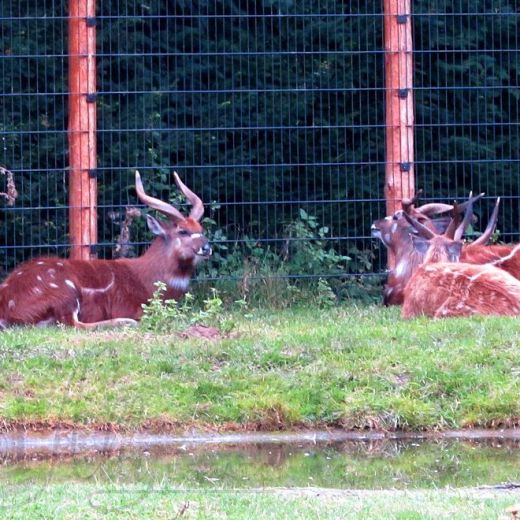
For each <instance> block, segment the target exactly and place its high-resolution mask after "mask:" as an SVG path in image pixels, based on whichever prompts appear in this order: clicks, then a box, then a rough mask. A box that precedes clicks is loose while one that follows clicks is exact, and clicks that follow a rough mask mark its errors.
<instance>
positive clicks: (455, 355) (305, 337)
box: [0, 306, 520, 430]
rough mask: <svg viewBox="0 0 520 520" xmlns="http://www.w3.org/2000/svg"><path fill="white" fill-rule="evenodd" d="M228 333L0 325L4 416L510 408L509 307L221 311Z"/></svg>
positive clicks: (87, 419)
mask: <svg viewBox="0 0 520 520" xmlns="http://www.w3.org/2000/svg"><path fill="white" fill-rule="evenodd" d="M228 318H229V320H228V322H229V321H233V322H234V323H235V325H236V326H235V330H234V332H233V334H232V337H229V338H226V339H222V340H219V341H215V342H209V341H204V340H195V339H190V340H184V339H180V338H179V337H178V336H177V335H175V334H171V335H168V334H153V333H150V332H145V331H143V330H140V329H137V330H120V331H100V332H79V331H74V330H70V329H67V330H65V329H34V328H26V329H23V328H22V329H17V330H15V329H12V330H9V331H6V332H3V333H2V334H1V335H0V417H1V418H2V420H3V422H4V425H5V426H7V427H10V426H14V425H17V424H18V425H20V424H23V423H25V424H27V423H32V424H37V423H42V422H43V423H45V424H48V425H52V424H54V423H55V422H67V423H73V424H75V425H82V426H86V427H98V426H100V425H105V427H106V426H107V425H111V426H114V425H115V426H117V427H121V428H128V429H132V428H138V427H140V426H142V425H144V424H148V425H150V426H154V425H155V426H157V427H161V426H165V425H171V426H172V427H174V428H176V429H178V430H182V429H184V428H187V427H191V426H198V427H201V428H222V429H224V428H231V427H233V428H237V427H238V428H243V429H247V428H249V429H289V428H294V427H315V426H323V425H330V426H340V427H345V428H388V429H408V430H420V429H432V428H437V429H447V428H459V427H468V426H476V425H480V426H498V425H509V424H515V423H517V422H518V418H519V417H520V400H519V399H518V395H520V349H519V340H520V328H519V327H518V321H517V320H516V319H515V318H473V319H450V320H437V321H435V320H427V319H420V320H414V321H406V322H405V321H402V320H401V319H400V317H399V309H395V308H394V309H383V308H380V307H377V306H366V307H355V306H343V307H338V308H333V309H327V310H319V309H312V308H310V307H309V308H306V309H301V308H299V309H294V308H293V309H286V310H273V311H268V310H264V311H254V312H253V314H252V315H244V313H243V312H235V313H229V316H228Z"/></svg>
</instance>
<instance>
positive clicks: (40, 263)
mask: <svg viewBox="0 0 520 520" xmlns="http://www.w3.org/2000/svg"><path fill="white" fill-rule="evenodd" d="M36 265H45V262H36Z"/></svg>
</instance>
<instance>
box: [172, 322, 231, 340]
mask: <svg viewBox="0 0 520 520" xmlns="http://www.w3.org/2000/svg"><path fill="white" fill-rule="evenodd" d="M179 336H180V337H181V338H185V339H188V338H197V339H207V340H210V341H217V340H219V339H222V338H223V337H224V335H223V334H222V333H221V332H220V331H219V330H218V329H216V328H215V327H207V326H206V325H191V327H188V328H187V329H186V330H185V331H183V332H181V333H180V334H179Z"/></svg>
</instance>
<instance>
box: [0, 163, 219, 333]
mask: <svg viewBox="0 0 520 520" xmlns="http://www.w3.org/2000/svg"><path fill="white" fill-rule="evenodd" d="M174 177H175V182H176V184H177V186H178V188H179V189H180V190H181V192H182V193H183V194H184V196H185V197H186V199H187V200H188V201H189V202H190V204H191V205H192V210H191V212H190V215H189V216H188V217H184V216H183V215H182V213H181V212H180V211H179V210H177V209H176V208H175V207H173V206H171V205H170V204H168V203H166V202H163V201H161V200H159V199H156V198H153V197H150V196H149V195H147V194H146V193H145V192H144V189H143V184H142V182H141V177H140V175H139V172H136V174H135V186H136V191H137V195H138V197H139V198H140V199H141V201H142V202H143V203H145V204H146V205H147V206H149V207H150V208H152V209H156V210H157V211H159V212H160V213H162V214H163V215H166V216H167V217H168V220H166V221H158V220H156V219H155V218H154V217H152V216H151V215H147V223H148V228H149V229H150V231H151V232H152V233H153V234H154V235H156V237H157V238H155V240H154V241H153V242H152V243H151V245H150V246H149V248H148V249H147V251H146V252H145V253H144V254H143V255H142V256H140V257H138V258H132V259H130V258H124V259H117V260H65V259H62V258H58V257H40V258H36V259H34V260H31V261H28V262H26V263H24V264H22V265H21V266H19V267H18V268H17V269H15V270H14V272H13V273H11V274H10V275H9V276H8V277H7V279H6V280H5V281H4V283H3V284H2V285H0V329H2V328H5V327H8V326H10V325H24V324H31V325H49V324H56V323H63V324H65V325H71V326H74V327H80V328H93V327H97V326H112V325H124V324H135V323H136V320H138V319H139V318H140V317H141V315H142V313H143V310H142V304H143V303H146V302H147V301H148V300H149V299H150V298H151V297H152V294H153V292H154V291H155V286H154V284H155V282H157V281H162V282H164V283H165V284H166V285H167V286H168V290H167V292H166V294H165V295H164V297H165V298H170V299H171V298H175V299H179V298H181V297H182V296H183V295H184V293H185V292H186V291H187V290H188V286H189V282H190V278H191V275H192V273H193V270H194V269H195V267H196V265H197V264H198V263H199V261H200V260H202V259H204V258H207V257H208V256H209V255H210V254H211V248H210V246H209V243H208V240H207V239H206V237H205V236H204V234H203V229H202V226H201V224H200V219H201V218H202V215H203V214H204V206H203V204H202V201H201V199H200V198H199V197H197V195H195V194H194V193H193V192H192V191H190V190H189V189H188V188H187V187H186V185H185V184H184V183H183V182H182V181H181V180H180V178H179V176H178V175H177V173H175V174H174Z"/></svg>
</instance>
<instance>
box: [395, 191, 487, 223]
mask: <svg viewBox="0 0 520 520" xmlns="http://www.w3.org/2000/svg"><path fill="white" fill-rule="evenodd" d="M422 191H423V190H422V189H421V190H418V191H417V193H416V194H415V195H414V196H413V197H412V198H411V199H403V200H402V202H401V206H402V208H403V212H404V213H408V215H413V212H418V213H420V214H421V215H424V216H426V217H432V216H433V215H441V214H443V213H448V212H452V211H453V210H454V206H453V205H452V204H443V203H442V202H431V203H429V204H424V205H422V206H420V207H418V208H416V207H415V205H416V204H417V203H418V202H419V197H420V196H421V195H422ZM482 196H484V193H481V194H480V195H477V196H476V198H475V199H474V201H475V200H477V199H478V198H480V197H482ZM470 197H471V195H470ZM468 203H469V201H466V202H463V203H461V204H458V205H457V208H458V211H459V212H461V213H463V212H464V211H465V210H466V205H467V204H468Z"/></svg>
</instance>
